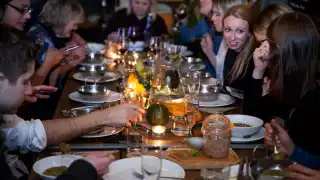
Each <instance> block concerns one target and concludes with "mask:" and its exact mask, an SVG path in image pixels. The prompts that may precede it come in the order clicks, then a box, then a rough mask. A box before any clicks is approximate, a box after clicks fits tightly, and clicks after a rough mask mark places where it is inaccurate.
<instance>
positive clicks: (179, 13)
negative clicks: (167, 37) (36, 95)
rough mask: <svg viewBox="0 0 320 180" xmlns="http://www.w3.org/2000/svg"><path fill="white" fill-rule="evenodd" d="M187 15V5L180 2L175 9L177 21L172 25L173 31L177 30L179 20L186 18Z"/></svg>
mask: <svg viewBox="0 0 320 180" xmlns="http://www.w3.org/2000/svg"><path fill="white" fill-rule="evenodd" d="M187 15H188V6H187V5H186V4H185V3H181V4H180V5H179V7H178V9H177V10H176V17H177V21H178V22H177V23H176V24H175V26H174V27H173V30H174V31H175V32H179V25H180V21H181V20H183V19H184V18H186V17H187Z"/></svg>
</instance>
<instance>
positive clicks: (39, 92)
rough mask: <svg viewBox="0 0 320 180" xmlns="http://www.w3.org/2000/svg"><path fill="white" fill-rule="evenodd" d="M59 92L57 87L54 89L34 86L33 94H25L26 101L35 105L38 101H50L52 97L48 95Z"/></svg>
mask: <svg viewBox="0 0 320 180" xmlns="http://www.w3.org/2000/svg"><path fill="white" fill-rule="evenodd" d="M57 90H58V89H57V88H56V87H52V86H45V85H41V86H34V87H32V94H25V96H24V100H25V101H27V102H32V103H34V102H36V101H37V100H38V99H48V98H49V97H50V95H48V94H50V93H55V92H57ZM43 93H45V94H43Z"/></svg>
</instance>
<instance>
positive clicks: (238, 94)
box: [226, 86, 243, 99]
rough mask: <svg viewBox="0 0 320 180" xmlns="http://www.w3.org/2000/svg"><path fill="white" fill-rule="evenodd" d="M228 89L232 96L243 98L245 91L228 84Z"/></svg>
mask: <svg viewBox="0 0 320 180" xmlns="http://www.w3.org/2000/svg"><path fill="white" fill-rule="evenodd" d="M226 90H227V91H228V92H229V93H230V95H231V96H233V97H235V98H238V99H243V91H242V90H240V89H235V88H232V87H230V86H226Z"/></svg>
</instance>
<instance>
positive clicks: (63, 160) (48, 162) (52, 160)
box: [33, 155, 83, 180]
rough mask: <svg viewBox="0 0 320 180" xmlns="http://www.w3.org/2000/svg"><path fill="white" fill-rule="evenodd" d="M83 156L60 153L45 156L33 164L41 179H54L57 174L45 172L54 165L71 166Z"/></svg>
mask: <svg viewBox="0 0 320 180" xmlns="http://www.w3.org/2000/svg"><path fill="white" fill-rule="evenodd" d="M82 158H83V157H82V156H76V155H58V156H50V157H46V158H43V159H41V160H39V161H37V162H36V163H35V164H34V165H33V171H34V172H35V173H37V174H38V175H39V176H40V177H41V179H44V180H54V179H56V177H55V176H46V175H44V174H43V172H44V171H45V170H47V169H49V168H52V167H59V166H66V167H69V166H70V165H71V164H72V163H73V162H74V161H76V160H78V159H82Z"/></svg>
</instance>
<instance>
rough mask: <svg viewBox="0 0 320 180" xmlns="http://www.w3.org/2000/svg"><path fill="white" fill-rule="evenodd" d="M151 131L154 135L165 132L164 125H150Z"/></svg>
mask: <svg viewBox="0 0 320 180" xmlns="http://www.w3.org/2000/svg"><path fill="white" fill-rule="evenodd" d="M151 130H152V132H153V133H154V134H156V135H162V134H164V133H165V132H166V127H164V126H161V125H158V126H152V129H151Z"/></svg>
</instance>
